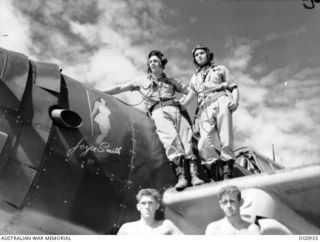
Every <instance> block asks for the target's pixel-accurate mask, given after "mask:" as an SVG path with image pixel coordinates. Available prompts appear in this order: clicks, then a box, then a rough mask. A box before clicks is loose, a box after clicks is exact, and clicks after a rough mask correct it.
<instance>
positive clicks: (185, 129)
mask: <svg viewBox="0 0 320 242" xmlns="http://www.w3.org/2000/svg"><path fill="white" fill-rule="evenodd" d="M133 86H139V91H140V93H141V95H142V97H143V99H144V103H145V106H146V109H147V113H148V114H149V116H150V117H151V118H152V119H153V121H154V124H155V127H156V132H157V134H158V136H159V139H160V141H161V142H162V144H163V146H164V148H165V152H166V155H167V157H168V159H169V160H170V161H171V162H172V163H173V164H174V169H175V172H176V175H177V178H178V182H177V184H176V185H175V188H176V189H177V190H183V189H184V188H185V187H187V185H188V181H187V179H186V176H185V171H186V166H185V165H187V164H186V162H188V164H189V165H190V178H191V181H190V182H191V185H193V186H196V185H200V184H202V183H204V182H203V181H202V180H201V179H199V177H198V167H197V164H196V157H195V155H194V154H193V151H192V128H191V125H190V123H189V122H188V120H187V119H186V117H185V116H184V115H182V114H181V111H180V106H179V105H178V102H177V101H175V100H174V99H175V94H176V92H180V93H184V94H187V93H188V86H187V85H185V84H183V83H182V82H180V81H178V80H177V79H174V78H169V77H167V76H166V75H165V74H164V73H163V75H162V77H161V78H159V79H157V78H155V77H154V76H153V75H151V74H149V75H147V76H145V77H142V78H138V79H136V80H135V83H134V85H133Z"/></svg>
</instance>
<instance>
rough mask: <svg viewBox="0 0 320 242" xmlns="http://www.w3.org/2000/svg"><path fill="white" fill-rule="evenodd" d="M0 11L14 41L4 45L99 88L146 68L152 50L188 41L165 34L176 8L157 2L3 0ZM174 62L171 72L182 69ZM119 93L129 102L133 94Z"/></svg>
mask: <svg viewBox="0 0 320 242" xmlns="http://www.w3.org/2000/svg"><path fill="white" fill-rule="evenodd" d="M1 9H3V11H2V12H1V21H2V22H4V23H12V24H11V25H10V26H9V27H8V28H7V29H8V30H10V29H11V30H12V32H10V33H9V32H8V34H10V38H11V36H12V39H14V40H16V42H10V43H11V44H10V45H5V46H4V47H7V48H8V49H11V50H16V51H21V52H23V53H24V54H27V55H29V57H31V58H32V59H35V60H37V61H45V62H54V63H57V64H58V65H59V66H60V67H61V68H62V69H63V73H64V74H67V75H70V76H71V77H73V78H74V79H76V80H78V81H81V82H84V83H87V84H88V85H90V86H93V87H95V88H97V89H100V90H104V89H105V88H107V87H110V86H112V85H114V84H120V83H124V82H127V81H130V80H131V79H133V78H135V77H136V75H141V74H142V73H143V72H145V69H146V56H147V53H148V52H149V51H150V50H151V49H155V48H159V49H161V50H162V51H164V52H165V53H166V52H168V53H177V52H179V51H182V50H185V49H186V45H187V40H186V41H177V40H175V39H173V38H170V34H172V33H174V31H175V30H176V27H174V26H172V25H171V20H172V19H173V18H174V16H175V11H174V10H170V9H169V10H168V9H166V8H165V6H164V4H163V3H162V2H161V1H147V0H135V1H133V0H128V1H118V0H105V1H98V0H96V1H85V0H79V1H62V0H57V1H54V2H53V1H41V0H33V1H14V2H9V1H6V0H4V1H2V8H1ZM3 13H5V14H3ZM31 23H32V25H31ZM1 26H6V25H5V24H1ZM5 30H6V29H5ZM158 35H161V36H163V37H164V38H157V36H158ZM7 43H9V41H7ZM175 63H177V67H174V68H173V69H174V71H177V72H178V73H179V72H181V70H182V68H183V67H181V68H179V67H180V66H181V65H180V64H179V61H178V60H177V59H172V60H170V65H172V66H174V65H175ZM168 70H170V67H168ZM121 96H122V97H123V98H124V99H125V100H131V99H132V98H131V96H133V97H134V96H136V95H132V94H131V93H129V94H127V95H121ZM136 99H137V98H133V102H135V101H136Z"/></svg>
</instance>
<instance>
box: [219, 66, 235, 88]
mask: <svg viewBox="0 0 320 242" xmlns="http://www.w3.org/2000/svg"><path fill="white" fill-rule="evenodd" d="M221 71H222V77H223V81H224V82H226V83H227V88H228V89H229V90H233V89H234V88H237V87H238V84H237V83H236V82H234V79H233V77H232V75H231V74H230V72H229V70H228V69H227V68H226V67H225V66H221Z"/></svg>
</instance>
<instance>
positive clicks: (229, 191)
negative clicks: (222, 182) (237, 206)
mask: <svg viewBox="0 0 320 242" xmlns="http://www.w3.org/2000/svg"><path fill="white" fill-rule="evenodd" d="M227 194H233V195H236V197H237V199H238V200H239V201H240V200H241V191H240V189H239V188H238V187H237V186H226V187H223V188H221V189H220V191H219V200H221V199H222V197H223V196H224V195H227Z"/></svg>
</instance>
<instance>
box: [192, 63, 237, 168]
mask: <svg viewBox="0 0 320 242" xmlns="http://www.w3.org/2000/svg"><path fill="white" fill-rule="evenodd" d="M233 88H237V84H236V83H234V81H233V79H232V78H231V76H230V74H229V71H228V70H227V68H226V67H224V66H222V65H214V66H208V67H207V68H205V70H202V71H199V72H196V73H195V74H194V75H193V76H192V78H191V81H190V89H191V90H193V91H194V92H195V93H196V95H197V97H198V108H199V115H198V118H199V131H200V137H199V141H198V149H199V154H200V157H201V161H202V164H204V165H206V166H208V167H210V165H212V164H213V163H215V162H217V161H225V162H227V161H230V160H233V159H234V152H233V129H232V113H231V112H230V110H229V108H228V104H229V103H230V101H231V100H232V95H231V92H232V90H233Z"/></svg>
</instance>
